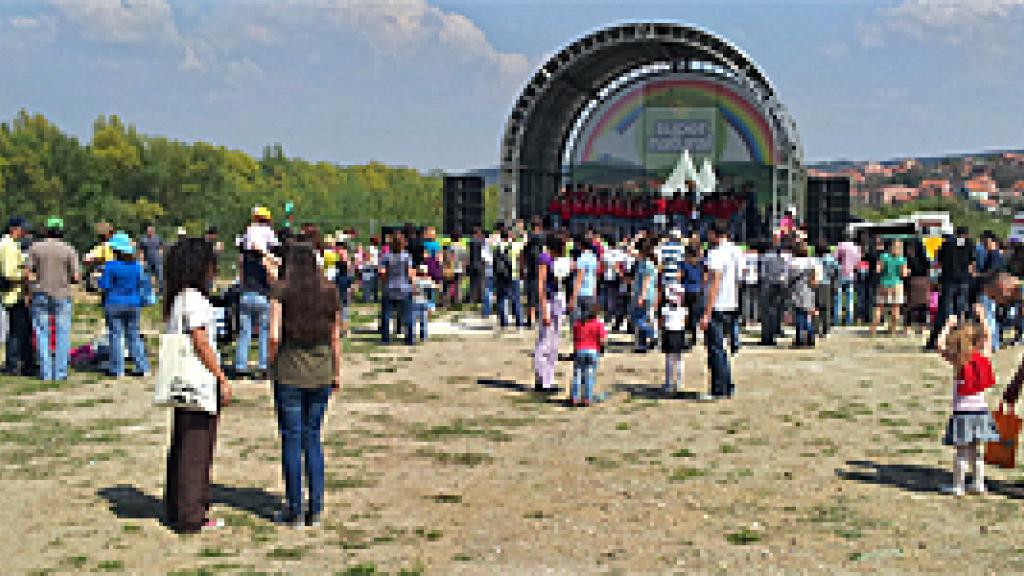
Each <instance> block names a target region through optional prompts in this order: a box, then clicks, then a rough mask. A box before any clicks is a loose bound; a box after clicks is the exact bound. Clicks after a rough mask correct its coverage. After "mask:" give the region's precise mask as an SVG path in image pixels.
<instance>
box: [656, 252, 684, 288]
mask: <svg viewBox="0 0 1024 576" xmlns="http://www.w3.org/2000/svg"><path fill="white" fill-rule="evenodd" d="M684 256H685V252H684V250H683V245H682V244H680V243H679V242H666V243H665V244H663V245H662V247H661V252H660V259H661V261H660V264H661V281H662V284H664V285H665V286H669V285H677V286H678V285H681V284H682V283H683V274H682V269H683V258H684Z"/></svg>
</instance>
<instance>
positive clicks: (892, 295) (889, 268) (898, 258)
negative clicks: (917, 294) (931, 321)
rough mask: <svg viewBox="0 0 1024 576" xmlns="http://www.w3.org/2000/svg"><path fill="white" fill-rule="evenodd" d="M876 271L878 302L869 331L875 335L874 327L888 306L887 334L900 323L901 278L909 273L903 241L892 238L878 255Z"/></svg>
mask: <svg viewBox="0 0 1024 576" xmlns="http://www.w3.org/2000/svg"><path fill="white" fill-rule="evenodd" d="M876 270H877V273H878V285H879V290H878V304H877V305H876V306H875V315H874V317H873V318H872V320H871V328H870V331H869V333H870V334H871V336H874V335H875V329H876V328H877V327H878V324H879V323H880V322H881V320H882V316H883V314H885V309H886V308H889V310H890V313H891V319H890V324H889V334H890V335H892V334H895V333H896V326H897V325H898V324H899V323H900V308H902V307H903V301H904V298H903V279H904V278H906V277H907V276H908V275H909V270H908V268H907V259H906V258H904V257H903V243H902V242H900V241H899V240H893V241H892V243H891V244H890V245H889V249H888V250H885V251H884V252H883V253H882V255H881V256H879V257H878V264H877V265H876Z"/></svg>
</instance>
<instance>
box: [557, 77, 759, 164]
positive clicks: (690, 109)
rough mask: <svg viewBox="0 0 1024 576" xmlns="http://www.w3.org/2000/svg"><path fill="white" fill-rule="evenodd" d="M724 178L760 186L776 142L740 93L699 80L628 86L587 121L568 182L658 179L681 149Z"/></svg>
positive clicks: (710, 80) (716, 82)
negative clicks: (706, 160)
mask: <svg viewBox="0 0 1024 576" xmlns="http://www.w3.org/2000/svg"><path fill="white" fill-rule="evenodd" d="M684 148H685V149H688V150H690V153H691V154H692V155H693V156H694V162H695V164H697V166H698V167H699V166H700V164H701V163H702V162H703V160H704V158H709V159H710V160H711V162H712V164H713V165H714V166H716V167H717V168H719V170H720V171H723V172H724V173H725V175H726V176H729V175H734V176H736V177H738V178H748V179H749V178H753V179H756V180H761V179H762V177H763V174H765V170H766V169H767V168H769V167H771V166H773V165H774V163H775V159H776V158H775V154H776V151H775V138H774V134H773V133H772V130H771V127H770V126H769V124H768V122H767V121H766V120H765V116H764V114H763V113H762V112H761V110H760V109H759V108H758V107H757V105H756V103H755V102H754V101H753V100H752V99H751V97H750V96H749V95H748V94H747V93H746V91H745V90H743V89H742V88H740V87H738V86H734V85H731V84H729V83H728V82H724V81H720V80H716V79H713V78H709V77H707V76H704V75H701V74H686V73H680V74H668V75H663V76H657V77H654V78H650V79H647V80H644V81H641V82H638V83H636V84H633V85H631V86H629V87H627V88H625V89H623V90H621V91H620V92H618V93H617V94H615V95H613V96H612V97H611V98H609V99H608V101H607V102H605V103H603V104H602V105H601V106H600V107H598V109H597V110H595V112H594V113H593V114H591V116H590V118H589V119H588V120H587V122H586V124H585V125H584V127H583V130H582V131H581V133H580V137H579V139H578V140H577V141H576V148H575V149H574V150H573V155H572V163H573V166H572V171H573V179H574V180H576V181H579V182H613V181H621V180H626V179H631V178H637V177H653V178H665V177H666V176H667V175H668V174H669V173H670V172H671V170H672V168H673V167H674V166H675V163H676V161H677V160H678V158H679V154H680V153H682V151H683V149H684Z"/></svg>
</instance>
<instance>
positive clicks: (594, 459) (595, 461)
mask: <svg viewBox="0 0 1024 576" xmlns="http://www.w3.org/2000/svg"><path fill="white" fill-rule="evenodd" d="M584 460H585V461H586V462H587V464H590V465H591V466H594V467H595V468H601V469H604V470H609V469H612V468H618V467H619V466H620V464H619V463H618V462H617V461H615V460H612V459H611V458H605V457H603V456H587V457H585V458H584Z"/></svg>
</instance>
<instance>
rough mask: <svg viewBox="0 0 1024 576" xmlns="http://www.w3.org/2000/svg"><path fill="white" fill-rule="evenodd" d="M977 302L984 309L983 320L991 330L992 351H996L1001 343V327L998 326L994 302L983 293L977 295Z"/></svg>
mask: <svg viewBox="0 0 1024 576" xmlns="http://www.w3.org/2000/svg"><path fill="white" fill-rule="evenodd" d="M978 302H979V303H980V304H981V306H982V307H983V308H984V309H985V322H987V323H988V328H989V330H991V331H992V351H993V352H998V351H999V348H1000V347H1001V344H1002V338H1001V337H1002V329H1001V328H1000V327H999V317H998V316H997V315H996V302H995V300H992V299H991V298H989V297H988V296H986V295H985V294H984V293H982V294H979V295H978Z"/></svg>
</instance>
